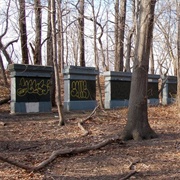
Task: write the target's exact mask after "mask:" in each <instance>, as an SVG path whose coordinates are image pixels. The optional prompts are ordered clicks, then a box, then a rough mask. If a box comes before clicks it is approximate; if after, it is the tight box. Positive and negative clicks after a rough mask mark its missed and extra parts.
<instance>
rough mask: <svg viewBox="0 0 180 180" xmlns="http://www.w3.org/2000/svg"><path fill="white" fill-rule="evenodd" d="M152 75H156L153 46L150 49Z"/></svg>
mask: <svg viewBox="0 0 180 180" xmlns="http://www.w3.org/2000/svg"><path fill="white" fill-rule="evenodd" d="M150 74H154V54H153V44H151V47H150Z"/></svg>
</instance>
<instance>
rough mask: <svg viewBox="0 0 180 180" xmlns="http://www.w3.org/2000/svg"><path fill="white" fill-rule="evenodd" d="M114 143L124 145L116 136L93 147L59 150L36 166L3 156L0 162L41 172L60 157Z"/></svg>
mask: <svg viewBox="0 0 180 180" xmlns="http://www.w3.org/2000/svg"><path fill="white" fill-rule="evenodd" d="M113 142H121V144H124V143H123V142H122V141H121V139H120V138H119V136H114V137H112V138H109V139H106V140H104V141H102V142H99V143H96V144H93V145H91V146H85V147H80V148H71V149H64V150H57V151H54V152H52V154H51V155H50V156H49V158H48V159H46V160H44V161H42V162H41V163H40V164H38V165H36V166H28V165H25V164H23V163H20V162H16V161H13V160H10V159H8V158H4V157H2V156H0V160H1V161H4V162H7V163H9V164H12V165H14V166H17V167H19V168H22V169H25V170H26V171H28V172H31V171H39V170H41V169H42V168H44V167H46V166H47V165H48V164H50V163H51V162H52V161H54V160H55V159H56V158H57V157H59V156H62V157H63V156H67V155H75V154H79V153H84V152H88V151H90V150H96V149H100V148H102V147H104V146H106V145H108V144H111V143H113Z"/></svg>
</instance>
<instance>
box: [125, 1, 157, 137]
mask: <svg viewBox="0 0 180 180" xmlns="http://www.w3.org/2000/svg"><path fill="white" fill-rule="evenodd" d="M155 3H156V0H141V2H140V7H141V9H140V17H139V26H138V34H137V40H136V46H135V59H134V67H133V74H132V80H131V90H130V99H129V109H128V121H127V124H126V126H125V128H124V131H123V134H122V139H123V140H129V139H134V140H142V139H150V138H155V137H157V134H156V133H155V132H154V131H153V130H152V129H151V127H150V125H149V122H148V112H147V84H148V68H149V55H150V45H151V41H152V32H153V20H154V8H155Z"/></svg>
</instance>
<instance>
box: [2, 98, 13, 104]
mask: <svg viewBox="0 0 180 180" xmlns="http://www.w3.org/2000/svg"><path fill="white" fill-rule="evenodd" d="M10 99H11V98H10V97H7V98H5V99H2V100H0V105H3V104H6V103H8V102H9V101H10Z"/></svg>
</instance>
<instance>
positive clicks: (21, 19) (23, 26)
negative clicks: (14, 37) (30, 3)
mask: <svg viewBox="0 0 180 180" xmlns="http://www.w3.org/2000/svg"><path fill="white" fill-rule="evenodd" d="M19 7H20V10H19V12H20V17H19V29H20V35H21V51H22V63H23V64H29V56H28V47H27V31H26V9H25V0H19Z"/></svg>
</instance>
